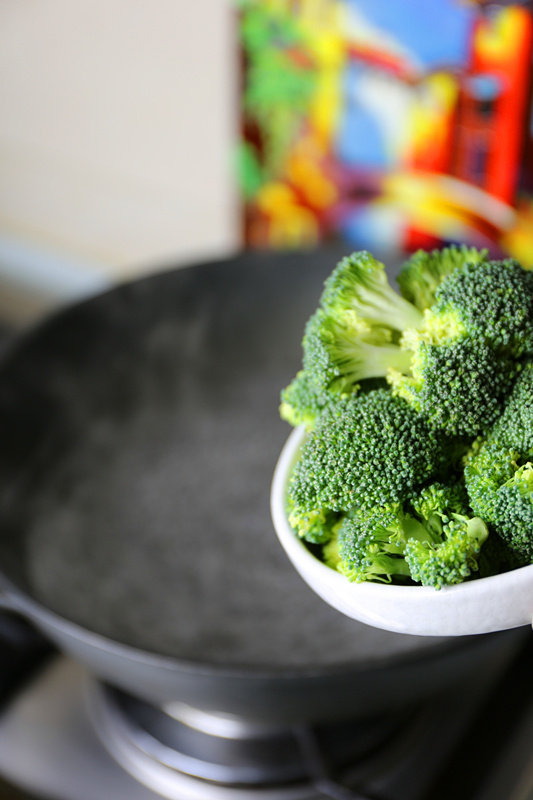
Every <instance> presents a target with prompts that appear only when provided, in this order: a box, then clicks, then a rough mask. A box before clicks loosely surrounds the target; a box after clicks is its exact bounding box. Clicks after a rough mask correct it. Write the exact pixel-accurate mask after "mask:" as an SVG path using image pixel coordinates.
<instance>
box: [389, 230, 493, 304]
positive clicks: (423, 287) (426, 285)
mask: <svg viewBox="0 0 533 800" xmlns="http://www.w3.org/2000/svg"><path fill="white" fill-rule="evenodd" d="M487 255H488V253H487V251H486V250H476V248H475V247H466V246H465V245H461V246H460V247H457V246H455V245H451V246H450V247H444V248H442V250H432V251H431V252H429V253H428V252H426V251H425V250H418V251H417V252H416V253H414V254H413V255H412V256H411V258H410V259H409V260H408V261H406V262H405V263H404V264H403V265H402V267H401V270H400V274H399V275H398V285H399V287H400V291H401V293H402V295H403V297H405V299H406V300H409V302H411V303H413V304H414V305H415V306H416V307H417V308H420V309H422V310H424V309H426V308H430V306H432V305H433V304H434V302H435V293H436V291H437V289H438V287H439V285H440V283H441V282H442V280H443V279H444V278H445V277H446V276H447V275H449V274H450V273H451V272H453V271H454V270H455V269H457V267H461V266H463V265H464V264H479V263H480V262H481V261H486V260H487Z"/></svg>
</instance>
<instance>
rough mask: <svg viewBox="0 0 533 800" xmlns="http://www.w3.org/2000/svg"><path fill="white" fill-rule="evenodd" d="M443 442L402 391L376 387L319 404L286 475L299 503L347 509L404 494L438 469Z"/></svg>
mask: <svg viewBox="0 0 533 800" xmlns="http://www.w3.org/2000/svg"><path fill="white" fill-rule="evenodd" d="M448 444H449V443H448V441H447V440H446V439H445V437H444V436H443V435H442V434H441V433H438V432H435V431H434V430H433V429H432V428H431V427H430V426H429V425H428V423H427V422H426V420H425V419H424V418H423V417H421V416H420V415H419V414H417V413H416V412H415V411H413V409H412V408H410V406H409V405H408V404H407V403H406V402H405V401H404V400H402V399H401V398H397V397H394V396H393V395H392V393H391V392H390V391H388V390H386V389H375V390H372V391H370V392H367V393H366V394H359V395H355V396H352V397H350V398H349V399H347V400H346V401H345V403H344V405H343V406H342V408H341V409H340V410H339V409H338V408H333V409H331V408H326V409H324V410H323V412H322V414H321V415H320V417H319V418H318V421H317V423H316V425H315V428H314V429H313V431H311V433H310V434H309V436H308V438H307V440H306V441H305V443H304V445H303V447H302V450H301V452H300V456H299V458H298V461H297V462H296V465H295V468H294V470H293V473H292V476H291V479H290V482H289V496H290V498H291V501H292V502H293V503H294V504H295V505H296V506H298V507H299V508H302V509H305V510H306V511H313V510H315V509H317V508H329V509H331V510H333V511H347V510H349V509H352V508H366V509H369V508H372V507H374V506H383V505H388V504H390V503H393V502H397V501H400V500H403V499H404V498H405V497H406V496H407V494H408V493H409V492H410V491H411V490H412V489H414V488H415V487H416V486H419V485H421V484H423V483H424V482H425V481H427V480H428V479H429V478H431V477H432V476H433V475H435V474H436V473H437V472H439V471H440V469H441V468H442V467H443V465H444V464H445V463H446V460H447V458H448V452H447V447H448Z"/></svg>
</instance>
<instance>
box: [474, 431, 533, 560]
mask: <svg viewBox="0 0 533 800" xmlns="http://www.w3.org/2000/svg"><path fill="white" fill-rule="evenodd" d="M532 461H533V459H532V460H528V458H527V457H526V458H524V457H523V456H522V455H521V454H520V453H519V452H518V451H516V450H513V449H512V448H509V447H508V446H506V445H504V444H501V443H500V442H499V441H496V440H494V439H493V438H491V437H490V436H489V437H488V438H487V439H486V440H478V441H477V442H475V443H474V445H473V447H472V451H471V453H470V455H469V457H468V458H467V460H466V465H465V473H464V474H465V484H466V488H467V491H468V497H469V499H470V505H471V507H472V509H473V510H474V512H475V513H476V514H478V515H479V516H480V517H482V518H483V519H484V520H485V522H486V523H487V524H488V525H489V526H490V527H491V529H492V530H494V531H495V533H496V534H498V535H499V536H500V537H501V538H502V539H503V541H504V542H505V543H506V544H507V546H508V547H509V548H510V549H511V550H512V551H513V553H515V554H516V556H517V557H518V559H520V563H522V564H527V563H531V562H532V561H533V463H532Z"/></svg>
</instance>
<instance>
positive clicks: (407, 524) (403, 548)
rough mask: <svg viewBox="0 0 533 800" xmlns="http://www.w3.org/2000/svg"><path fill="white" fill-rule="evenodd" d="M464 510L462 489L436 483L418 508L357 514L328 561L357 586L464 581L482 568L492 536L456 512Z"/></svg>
mask: <svg viewBox="0 0 533 800" xmlns="http://www.w3.org/2000/svg"><path fill="white" fill-rule="evenodd" d="M463 506H464V497H463V491H462V490H459V489H458V488H457V487H456V486H445V485H443V484H432V485H430V486H429V487H427V488H426V489H423V490H422V491H421V493H420V495H419V497H418V499H417V504H416V508H415V506H414V505H409V504H408V503H404V504H401V503H396V504H392V505H390V506H387V507H384V508H377V509H376V508H374V509H372V510H371V511H370V512H359V513H353V514H351V515H350V516H347V517H346V518H345V520H344V522H343V523H342V525H341V526H339V528H338V530H337V531H336V542H335V539H334V540H333V542H334V543H333V544H332V543H330V544H329V545H328V548H329V549H328V551H327V563H329V565H330V566H333V567H336V568H337V569H338V570H339V571H340V572H342V573H343V574H344V575H346V577H347V578H348V579H349V580H352V581H356V582H361V581H379V582H387V583H390V582H391V581H393V580H394V581H396V582H398V581H399V580H400V581H401V582H405V578H410V579H411V580H413V581H415V582H416V583H422V584H423V585H424V586H432V587H434V588H435V589H440V588H442V586H447V585H452V584H456V583H461V582H462V581H464V580H465V579H466V578H468V577H470V576H471V575H472V573H473V572H476V571H477V570H478V560H479V558H478V557H479V554H480V551H481V547H482V545H483V543H484V542H485V540H486V539H487V537H488V530H487V526H486V525H485V523H484V522H483V520H481V519H479V518H476V517H470V516H469V515H468V513H467V514H460V513H458V512H457V511H455V509H456V508H459V509H463ZM334 548H336V549H335V550H334ZM335 552H336V553H337V559H336V560H335V558H334V554H335ZM325 559H326V554H325Z"/></svg>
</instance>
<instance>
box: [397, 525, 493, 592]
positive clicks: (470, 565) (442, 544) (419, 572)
mask: <svg viewBox="0 0 533 800" xmlns="http://www.w3.org/2000/svg"><path fill="white" fill-rule="evenodd" d="M488 535H489V532H488V528H487V526H486V524H485V522H484V521H483V520H482V519H480V518H479V517H471V518H470V517H467V516H464V515H461V514H452V515H451V517H450V519H449V521H448V522H447V523H445V524H443V535H442V537H441V538H439V539H437V540H436V541H432V542H427V541H420V540H419V539H416V538H412V539H409V541H408V542H407V544H406V546H405V560H406V562H407V564H408V565H409V570H410V573H411V577H412V579H413V580H414V581H416V582H417V583H421V584H422V585H423V586H433V587H434V588H435V589H441V588H442V587H443V586H452V585H453V584H456V583H462V582H463V581H464V580H465V579H466V578H469V577H470V576H471V575H472V573H473V572H477V571H478V569H479V555H480V551H481V546H482V545H483V543H484V542H485V541H486V539H487V537H488Z"/></svg>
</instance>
